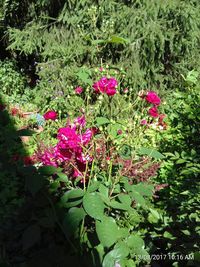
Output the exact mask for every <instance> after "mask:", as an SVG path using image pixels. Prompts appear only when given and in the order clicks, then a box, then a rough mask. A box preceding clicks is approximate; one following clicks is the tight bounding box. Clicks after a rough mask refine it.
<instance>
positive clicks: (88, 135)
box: [82, 129, 93, 145]
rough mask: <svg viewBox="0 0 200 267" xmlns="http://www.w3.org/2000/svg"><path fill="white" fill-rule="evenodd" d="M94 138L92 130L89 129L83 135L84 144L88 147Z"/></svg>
mask: <svg viewBox="0 0 200 267" xmlns="http://www.w3.org/2000/svg"><path fill="white" fill-rule="evenodd" d="M92 136H93V132H92V130H91V129H87V130H86V132H85V133H84V134H82V144H83V145H87V144H88V143H89V142H90V140H91V138H92Z"/></svg>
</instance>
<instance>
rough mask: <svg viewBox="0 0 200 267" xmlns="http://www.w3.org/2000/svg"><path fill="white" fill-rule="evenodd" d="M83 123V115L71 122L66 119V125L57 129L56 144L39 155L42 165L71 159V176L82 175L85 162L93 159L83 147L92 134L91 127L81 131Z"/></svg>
mask: <svg viewBox="0 0 200 267" xmlns="http://www.w3.org/2000/svg"><path fill="white" fill-rule="evenodd" d="M85 124H86V121H85V116H84V115H83V116H81V117H78V118H76V119H75V120H74V123H72V124H71V123H70V121H69V120H68V122H67V125H66V127H63V128H60V129H59V130H58V135H57V139H58V143H57V144H56V146H54V147H52V148H51V149H48V150H46V151H45V152H44V153H43V154H41V155H39V157H38V158H39V159H40V161H41V162H42V163H43V164H44V165H51V166H55V167H57V166H63V165H65V164H66V163H69V162H70V161H72V162H73V165H74V169H73V173H72V174H71V175H72V177H78V176H83V174H84V171H85V169H86V163H87V162H91V161H92V160H93V158H92V157H91V156H90V155H89V154H88V153H85V152H84V151H85V150H84V147H85V146H86V145H88V144H89V142H90V141H91V139H92V136H93V131H92V129H87V130H86V131H85V132H82V130H83V127H84V126H85ZM73 165H72V166H73Z"/></svg>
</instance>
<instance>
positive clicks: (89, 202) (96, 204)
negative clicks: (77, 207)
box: [83, 192, 105, 220]
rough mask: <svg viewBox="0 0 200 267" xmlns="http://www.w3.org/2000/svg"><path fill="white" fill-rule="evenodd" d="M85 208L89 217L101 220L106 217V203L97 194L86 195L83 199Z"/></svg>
mask: <svg viewBox="0 0 200 267" xmlns="http://www.w3.org/2000/svg"><path fill="white" fill-rule="evenodd" d="M83 207H84V209H85V211H86V212H87V214H88V215H90V216H91V217H92V218H94V219H98V220H101V219H102V218H103V217H104V208H105V206H104V203H103V201H102V199H101V197H100V196H99V194H98V193H97V192H94V193H86V194H85V196H84V197H83Z"/></svg>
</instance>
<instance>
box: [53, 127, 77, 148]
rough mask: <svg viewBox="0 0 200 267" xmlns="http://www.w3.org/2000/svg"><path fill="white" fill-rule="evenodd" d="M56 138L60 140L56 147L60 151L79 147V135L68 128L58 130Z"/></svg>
mask: <svg viewBox="0 0 200 267" xmlns="http://www.w3.org/2000/svg"><path fill="white" fill-rule="evenodd" d="M57 138H58V139H59V140H60V142H59V143H58V146H59V147H60V148H61V149H77V148H78V147H79V145H80V137H79V135H78V134H77V133H76V131H75V129H71V128H70V127H66V128H60V129H59V131H58V137H57Z"/></svg>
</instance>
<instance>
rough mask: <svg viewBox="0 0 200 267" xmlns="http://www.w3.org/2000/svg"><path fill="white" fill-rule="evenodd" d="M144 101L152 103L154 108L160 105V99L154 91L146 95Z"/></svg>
mask: <svg viewBox="0 0 200 267" xmlns="http://www.w3.org/2000/svg"><path fill="white" fill-rule="evenodd" d="M145 99H146V101H147V102H149V103H152V104H154V105H156V106H159V105H160V101H161V100H160V98H159V96H158V95H157V94H156V92H154V91H149V92H148V93H147V95H146V98H145Z"/></svg>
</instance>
